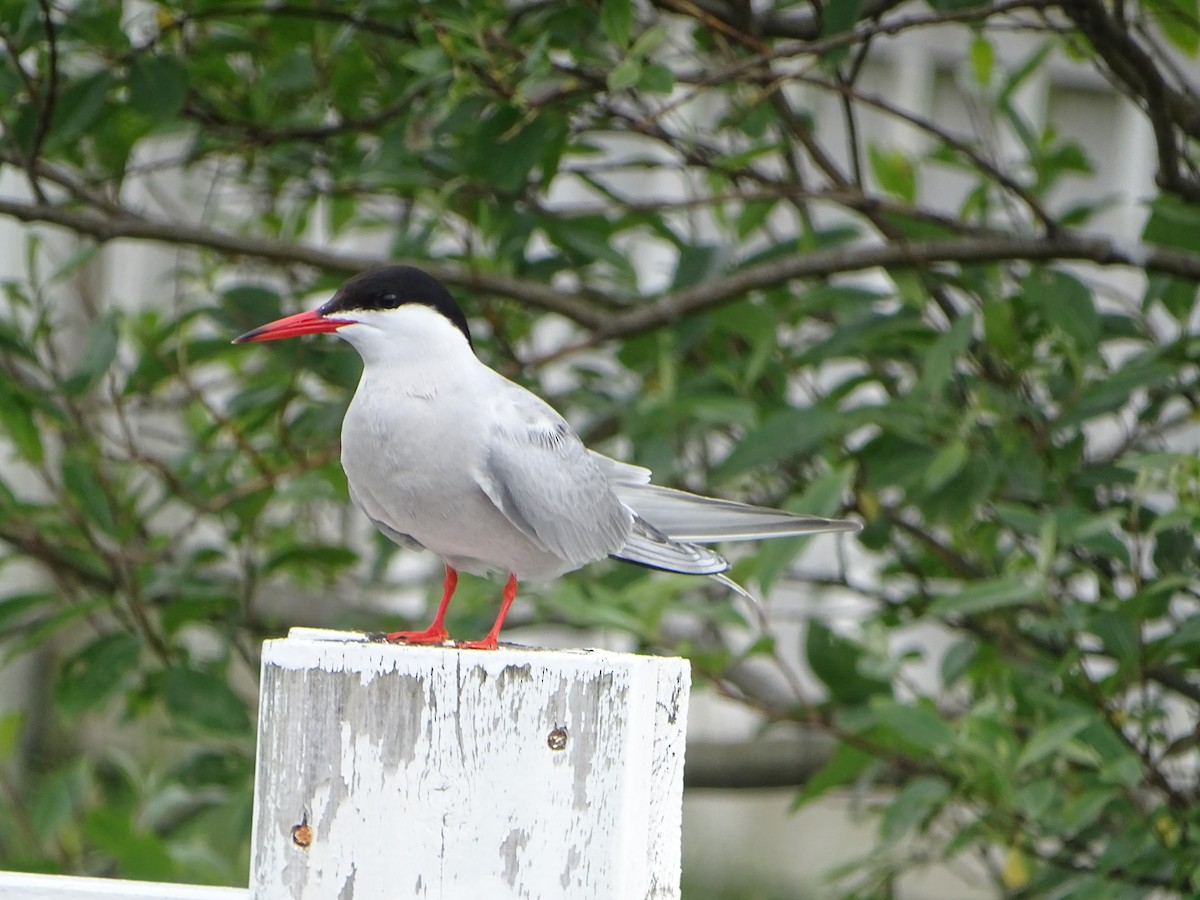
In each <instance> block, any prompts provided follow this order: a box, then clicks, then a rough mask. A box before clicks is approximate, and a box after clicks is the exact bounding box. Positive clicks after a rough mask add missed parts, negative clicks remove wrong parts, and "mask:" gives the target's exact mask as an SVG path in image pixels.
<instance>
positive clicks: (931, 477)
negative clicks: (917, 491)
mask: <svg viewBox="0 0 1200 900" xmlns="http://www.w3.org/2000/svg"><path fill="white" fill-rule="evenodd" d="M969 452H970V451H969V450H968V449H967V442H966V441H962V440H957V441H951V442H950V443H949V444H947V445H946V446H945V447H943V448H942V449H941V450H939V451H938V452H937V454H936V455H935V456H934V457H933V459H932V460H930V461H929V468H927V469H926V470H925V487H926V488H927V489H928V490H931V491H936V490H939V489H940V488H942V487H943V486H944V485H945V484H946V482H948V481H949V480H950V479H951V478H953V477H954V476H955V475H957V474H958V473H959V472H961V471H962V469H963V466H965V465H966V464H967V457H968V454H969Z"/></svg>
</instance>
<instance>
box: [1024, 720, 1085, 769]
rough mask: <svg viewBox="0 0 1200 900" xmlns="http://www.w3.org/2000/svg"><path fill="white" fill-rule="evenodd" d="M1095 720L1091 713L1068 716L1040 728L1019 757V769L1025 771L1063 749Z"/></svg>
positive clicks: (1030, 737) (1031, 736)
mask: <svg viewBox="0 0 1200 900" xmlns="http://www.w3.org/2000/svg"><path fill="white" fill-rule="evenodd" d="M1094 718H1095V716H1093V715H1092V714H1090V713H1080V714H1077V715H1072V716H1067V717H1066V718H1063V719H1059V720H1058V721H1056V722H1052V723H1050V724H1049V725H1047V726H1046V727H1045V728H1039V729H1038V730H1037V731H1035V732H1033V734H1031V735H1030V736H1029V740H1027V741H1026V742H1025V746H1024V747H1022V748H1021V754H1020V756H1018V757H1017V769H1018V770H1019V769H1024V768H1026V767H1027V766H1031V765H1033V764H1034V763H1035V762H1038V761H1040V760H1042V759H1045V758H1046V757H1047V756H1049V755H1050V754H1052V753H1055V752H1057V751H1058V750H1059V749H1061V748H1062V747H1063V746H1064V745H1065V744H1066V743H1067V742H1068V741H1070V740H1072V739H1073V738H1074V737H1075V735H1077V734H1079V732H1080V731H1082V730H1083V729H1084V728H1086V727H1087V726H1088V724H1090V723H1091V722H1092V720H1093V719H1094Z"/></svg>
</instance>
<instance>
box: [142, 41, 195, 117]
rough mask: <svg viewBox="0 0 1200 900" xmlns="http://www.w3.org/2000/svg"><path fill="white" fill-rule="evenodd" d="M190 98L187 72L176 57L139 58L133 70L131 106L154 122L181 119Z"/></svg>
mask: <svg viewBox="0 0 1200 900" xmlns="http://www.w3.org/2000/svg"><path fill="white" fill-rule="evenodd" d="M187 94H188V73H187V69H186V68H184V66H183V64H182V63H180V62H179V60H177V59H176V58H175V57H173V56H139V57H138V58H137V59H135V60H134V61H133V63H132V64H131V65H130V66H129V104H130V105H131V106H132V107H133V108H134V109H136V110H137V111H138V112H140V113H142V114H143V115H145V116H148V117H149V118H151V119H156V120H164V119H173V118H174V117H175V116H177V115H179V113H180V112H181V111H182V110H183V104H184V103H185V102H186V101H187Z"/></svg>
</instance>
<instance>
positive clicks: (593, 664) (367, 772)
mask: <svg viewBox="0 0 1200 900" xmlns="http://www.w3.org/2000/svg"><path fill="white" fill-rule="evenodd" d="M688 688H689V667H688V664H687V662H686V661H685V660H681V659H673V658H661V657H646V656H633V655H630V654H624V653H609V652H604V651H599V650H584V651H543V650H533V649H525V648H507V647H502V648H501V649H499V650H497V651H494V652H485V651H471V650H454V649H448V648H441V647H405V646H396V645H389V644H384V643H377V642H365V641H363V639H362V636H361V635H347V634H330V633H315V632H311V631H306V630H302V629H293V631H292V633H291V634H290V636H289V637H288V638H287V639H286V640H278V641H269V642H268V643H267V644H266V645H265V646H264V648H263V670H262V688H261V691H262V693H261V698H262V699H261V705H260V710H259V739H258V774H257V778H256V784H255V803H254V806H255V812H254V849H253V857H252V862H251V872H250V893H251V896H252V897H253V898H255V900H285V898H306V900H318V898H319V900H333V898H355V900H402V898H410V897H412V898H446V900H450V898H454V900H465V898H487V900H500V898H507V897H514V898H516V897H521V898H534V900H536V898H571V900H586V898H604V900H614V898H619V900H627V898H628V900H633V898H637V900H640V898H655V900H659V898H663V900H665V898H673V897H678V896H679V849H680V848H679V827H680V817H681V802H682V796H683V743H684V726H685V722H686V717H687V703H688Z"/></svg>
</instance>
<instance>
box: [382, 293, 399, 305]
mask: <svg viewBox="0 0 1200 900" xmlns="http://www.w3.org/2000/svg"><path fill="white" fill-rule="evenodd" d="M383 302H384V303H386V304H387V305H388V306H399V305H400V298H399V297H397V296H396V295H395V294H384V295H383Z"/></svg>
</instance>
